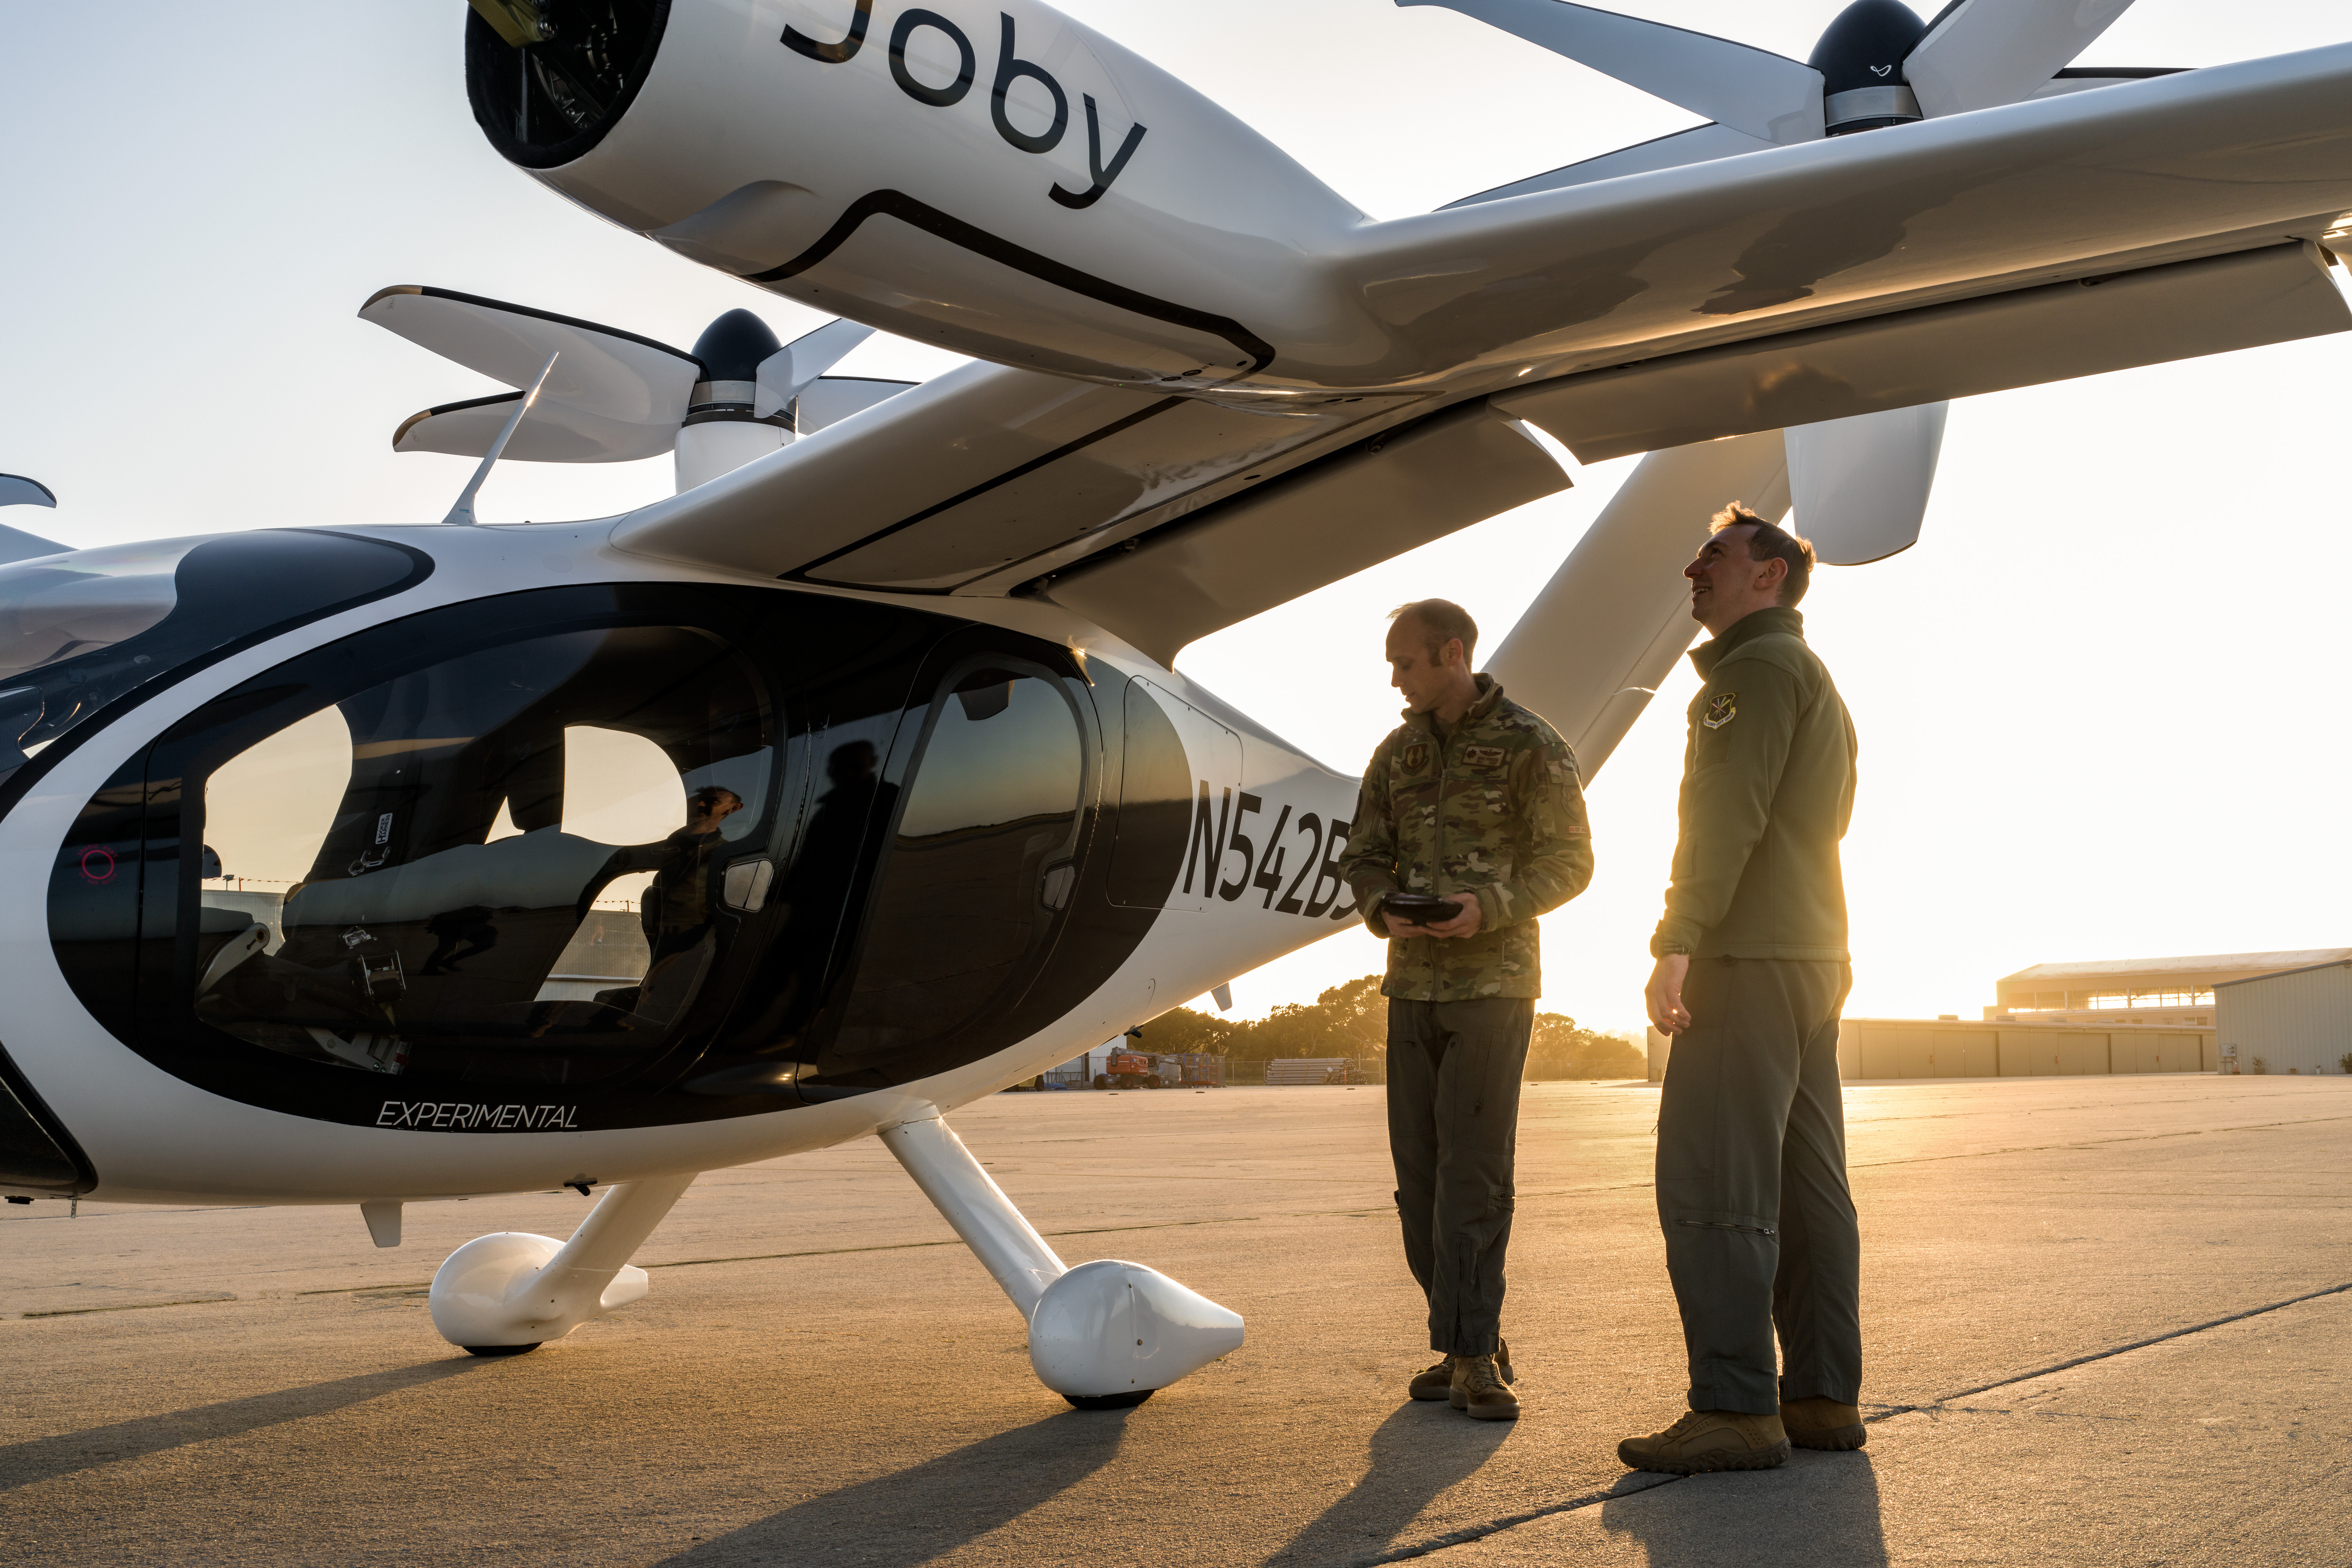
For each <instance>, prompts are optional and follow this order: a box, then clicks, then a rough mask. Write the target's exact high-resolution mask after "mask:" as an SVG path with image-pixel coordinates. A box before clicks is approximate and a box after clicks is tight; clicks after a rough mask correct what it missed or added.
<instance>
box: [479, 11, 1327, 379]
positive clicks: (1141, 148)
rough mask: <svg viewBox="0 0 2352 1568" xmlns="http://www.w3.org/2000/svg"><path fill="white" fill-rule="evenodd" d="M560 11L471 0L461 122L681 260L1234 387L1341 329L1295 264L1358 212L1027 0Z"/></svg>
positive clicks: (1034, 356) (966, 337) (1054, 356)
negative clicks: (502, 16)
mask: <svg viewBox="0 0 2352 1568" xmlns="http://www.w3.org/2000/svg"><path fill="white" fill-rule="evenodd" d="M508 9H509V10H511V9H513V7H511V6H510V7H508ZM577 9H578V10H579V11H581V12H583V13H587V14H591V15H592V16H593V18H594V19H593V20H581V21H572V20H569V19H568V18H567V16H566V15H565V14H563V13H562V12H560V11H559V12H556V13H555V14H554V16H552V17H551V26H552V28H553V30H552V32H551V33H550V34H549V35H548V36H546V37H544V38H543V39H541V41H536V42H531V41H524V42H520V43H517V42H510V41H509V38H508V37H506V36H502V32H501V30H500V29H499V27H495V26H492V25H491V23H490V22H489V21H488V20H486V19H485V18H484V16H482V15H480V14H477V15H476V16H473V17H472V18H471V19H470V20H469V24H468V26H469V31H468V33H467V84H468V89H469V92H470V95H471V98H472V100H473V105H474V111H475V117H476V119H477V120H478V121H479V122H480V124H481V127H482V130H483V132H484V134H485V135H487V136H488V138H489V140H490V142H491V143H492V145H493V146H495V147H496V148H497V149H498V151H499V153H501V154H502V155H504V156H505V157H506V158H508V159H509V161H511V162H512V163H516V164H518V165H519V166H520V167H522V168H524V169H526V170H528V171H530V173H531V174H533V175H534V176H535V177H536V178H538V179H540V180H541V181H544V182H545V183H546V184H550V185H551V186H553V187H555V188H556V189H557V190H559V191H561V192H562V194H563V195H566V196H568V197H570V198H571V199H572V200H573V201H576V202H578V203H580V204H581V205H583V206H586V207H588V208H589V209H590V210H592V211H593V212H597V213H600V214H602V215H603V216H605V217H607V218H609V219H611V220H612V221H614V223H617V224H620V225H622V226H625V227H627V228H630V229H634V230H635V231H637V232H639V233H642V234H645V235H646V236H648V237H651V238H654V239H656V240H658V241H660V242H661V243H662V244H664V245H666V246H667V247H669V248H671V249H673V250H675V251H677V252H678V253H679V254H681V255H684V256H687V257H689V258H692V259H694V260H696V261H699V262H702V263H704V264H706V265H709V266H711V267H714V268H719V269H720V270H722V271H726V272H729V273H731V274H734V275H736V276H738V277H741V278H744V279H748V280H750V281H751V282H754V283H758V284H760V285H761V286H762V287H765V288H768V289H774V290H775V291H776V292H778V293H782V294H785V295H788V296H790V297H792V298H793V299H797V300H802V301H803V302H805V303H808V304H811V305H814V306H815V307H817V308H818V309H821V310H826V311H829V312H838V313H841V314H845V315H848V316H850V317H852V318H854V319H856V320H858V321H865V322H866V323H867V324H869V325H872V326H875V327H878V328H881V329H883V330H885V331H892V332H896V333H898V334H900V335H902V336H905V337H909V338H914V339H917V340H919V341H922V342H930V343H934V344H937V345H939V346H941V347H944V348H949V349H952V350H954V351H957V352H959V353H969V354H974V355H977V356H980V357H982V358H987V359H993V360H996V361H998V362H1000V363H1008V364H1017V365H1024V366H1029V367H1032V368H1035V369H1040V370H1048V371H1054V372H1056V373H1059V374H1068V375H1076V376H1082V377H1086V378H1088V379H1093V380H1108V381H1114V382H1119V383H1122V384H1149V385H1164V384H1177V385H1184V384H1197V385H1218V384H1227V383H1231V382H1233V381H1235V380H1238V379H1246V378H1249V377H1252V376H1255V374H1257V373H1258V372H1260V371H1262V370H1263V369H1264V368H1265V365H1266V364H1267V363H1268V362H1270V361H1271V360H1272V359H1273V358H1274V356H1275V354H1276V340H1296V339H1300V338H1321V339H1326V340H1328V338H1329V337H1330V336H1331V335H1332V333H1331V331H1330V330H1329V329H1328V327H1322V326H1319V324H1318V320H1317V317H1318V311H1319V310H1323V309H1324V307H1322V306H1319V305H1318V304H1316V303H1314V301H1315V300H1317V299H1318V290H1317V289H1315V288H1314V287H1313V283H1312V280H1311V279H1302V277H1301V271H1300V268H1299V265H1298V264H1299V261H1300V259H1301V258H1307V257H1314V256H1317V255H1320V254H1326V253H1328V252H1329V251H1331V250H1332V249H1333V248H1334V247H1335V246H1336V245H1337V244H1338V242H1339V239H1340V238H1341V237H1344V235H1345V234H1346V233H1347V231H1348V230H1349V229H1350V228H1351V227H1352V226H1356V225H1358V224H1360V223H1361V222H1363V221H1364V220H1363V216H1362V215H1361V214H1360V213H1359V212H1357V211H1356V210H1355V209H1354V208H1353V207H1352V206H1350V205H1349V204H1348V203H1346V202H1345V201H1343V200H1342V199H1340V198H1339V196H1338V195H1335V194H1334V193H1333V192H1331V191H1330V190H1329V189H1328V187H1326V186H1325V185H1324V184H1322V183H1321V182H1320V181H1318V180H1317V179H1316V178H1315V177H1314V176H1313V175H1311V174H1308V173H1307V171H1306V170H1305V169H1303V168H1301V167H1299V165H1298V164H1297V163H1294V162H1293V161H1292V160H1291V159H1290V158H1289V157H1287V156H1286V154H1284V153H1282V152H1281V151H1280V150H1279V149H1278V148H1276V147H1275V146H1274V145H1273V144H1272V143H1270V142H1267V141H1266V140H1265V138H1263V137H1261V136H1259V135H1258V134H1257V133H1256V132H1254V131H1252V130H1250V129H1249V127H1247V126H1246V125H1244V124H1243V123H1242V122H1241V121H1239V120H1237V119H1235V118H1234V116H1232V115H1231V114H1228V113H1227V112H1226V111H1225V110H1222V109H1220V108H1218V107H1217V106H1216V105H1215V104H1213V103H1212V102H1210V101H1209V100H1207V99H1205V98H1203V97H1202V96H1201V95H1200V94H1198V93H1196V92H1194V91H1192V89H1190V88H1187V87H1185V86H1184V85H1183V84H1182V83H1181V82H1179V81H1177V80H1176V79H1173V78H1172V77H1171V76H1169V75H1168V74H1167V73H1166V72H1164V71H1162V70H1160V69H1159V68H1157V67H1154V66H1152V65H1151V64H1150V62H1148V61H1146V60H1144V59H1142V58H1139V57H1138V56H1135V55H1133V54H1130V53H1129V51H1127V50H1126V49H1123V48H1121V47H1118V45H1117V44H1114V43H1112V42H1111V41H1110V40H1108V39H1107V38H1105V37H1101V36H1100V35H1098V34H1097V33H1095V32H1094V31H1092V30H1091V29H1089V28H1087V27H1084V26H1079V25H1078V24H1077V23H1076V22H1073V21H1071V20H1070V19H1069V18H1067V17H1066V16H1062V15H1060V14H1059V13H1058V12H1055V11H1054V10H1053V9H1051V8H1050V7H1048V6H1045V5H1038V4H1035V3H1034V0H1003V3H1002V4H1001V5H1000V4H998V0H988V3H987V4H985V5H981V4H975V3H972V0H935V3H934V4H933V5H929V6H912V5H902V4H899V3H898V0H791V3H789V4H786V5H783V6H782V7H781V15H782V17H783V18H784V19H785V21H786V23H787V25H786V26H783V27H782V29H781V30H780V31H777V32H773V33H770V32H768V31H767V29H766V27H765V26H763V27H762V28H761V30H760V32H759V33H758V34H755V35H752V36H749V37H747V36H746V33H745V29H744V20H743V12H742V10H741V9H740V7H737V6H733V5H721V4H717V3H715V0H672V3H671V4H669V5H666V6H656V5H650V4H637V3H635V0H604V3H603V4H599V5H583V6H580V7H577ZM776 14H777V13H776V11H774V10H772V9H762V10H761V12H760V13H758V15H761V16H774V15H776ZM509 31H514V30H513V29H509ZM514 36H515V37H523V34H522V33H521V32H520V31H515V33H514Z"/></svg>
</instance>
